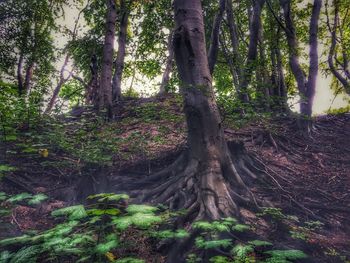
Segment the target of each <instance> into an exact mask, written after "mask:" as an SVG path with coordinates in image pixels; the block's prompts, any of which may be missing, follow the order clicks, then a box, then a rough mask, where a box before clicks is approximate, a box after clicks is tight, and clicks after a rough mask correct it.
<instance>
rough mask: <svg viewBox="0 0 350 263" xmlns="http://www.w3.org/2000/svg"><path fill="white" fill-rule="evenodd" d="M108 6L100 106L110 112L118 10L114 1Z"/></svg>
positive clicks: (107, 3)
mask: <svg viewBox="0 0 350 263" xmlns="http://www.w3.org/2000/svg"><path fill="white" fill-rule="evenodd" d="M106 5H107V15H106V31H105V40H104V46H103V57H102V69H101V79H100V87H99V88H100V90H99V102H98V104H99V105H98V106H99V109H103V108H104V109H108V110H110V109H111V107H112V71H113V69H112V68H113V51H114V38H115V24H116V18H117V10H116V3H115V1H114V0H106Z"/></svg>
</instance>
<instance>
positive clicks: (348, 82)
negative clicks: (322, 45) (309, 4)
mask: <svg viewBox="0 0 350 263" xmlns="http://www.w3.org/2000/svg"><path fill="white" fill-rule="evenodd" d="M333 6H334V20H333V27H332V26H331V25H330V21H329V20H330V19H329V14H328V1H327V2H326V10H327V24H328V29H329V31H330V33H331V46H330V49H329V53H328V60H327V61H328V66H329V69H330V70H331V72H332V74H333V75H334V77H336V78H337V79H338V81H339V82H340V83H341V84H342V85H343V87H344V90H345V92H346V93H347V94H348V95H350V77H349V76H348V74H346V69H347V68H348V64H349V62H348V59H347V56H344V55H343V60H344V63H343V65H342V69H343V74H342V72H341V71H339V70H338V69H337V68H336V66H335V65H334V58H335V56H336V52H335V51H336V47H337V38H338V36H337V29H338V27H339V23H338V21H339V6H338V0H334V1H333ZM344 73H345V74H344Z"/></svg>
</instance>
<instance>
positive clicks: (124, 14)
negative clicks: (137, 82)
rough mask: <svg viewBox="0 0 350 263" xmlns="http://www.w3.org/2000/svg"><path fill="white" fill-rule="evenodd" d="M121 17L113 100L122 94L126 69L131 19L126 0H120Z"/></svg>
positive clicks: (118, 98) (116, 99)
mask: <svg viewBox="0 0 350 263" xmlns="http://www.w3.org/2000/svg"><path fill="white" fill-rule="evenodd" d="M120 9H121V17H120V25H119V38H118V52H117V58H116V60H115V62H114V68H115V71H114V76H113V85H112V91H113V101H118V100H120V98H121V95H122V87H121V84H122V75H123V69H124V60H125V53H126V40H127V30H128V21H129V10H128V7H127V5H126V3H125V0H121V1H120Z"/></svg>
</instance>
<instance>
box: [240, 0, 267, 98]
mask: <svg viewBox="0 0 350 263" xmlns="http://www.w3.org/2000/svg"><path fill="white" fill-rule="evenodd" d="M264 3H265V0H254V1H253V13H252V18H251V23H250V26H249V46H248V54H247V62H246V65H245V68H244V71H243V75H242V81H241V88H240V89H241V90H242V92H243V93H247V88H248V85H249V83H250V82H251V78H252V75H253V71H254V69H255V68H256V58H257V55H258V42H259V29H260V28H261V27H262V25H261V12H262V7H263V6H264Z"/></svg>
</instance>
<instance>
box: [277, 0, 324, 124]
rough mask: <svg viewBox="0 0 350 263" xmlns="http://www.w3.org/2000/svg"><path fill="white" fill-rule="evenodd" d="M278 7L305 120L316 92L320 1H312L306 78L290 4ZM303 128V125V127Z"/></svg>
mask: <svg viewBox="0 0 350 263" xmlns="http://www.w3.org/2000/svg"><path fill="white" fill-rule="evenodd" d="M280 5H281V7H282V9H283V14H284V18H285V23H286V28H285V32H286V36H287V42H288V47H289V64H290V67H291V70H292V72H293V75H294V77H295V79H296V81H297V86H298V90H299V94H300V97H301V102H300V113H301V115H302V116H305V117H306V118H307V119H310V118H311V115H312V104H313V99H314V96H315V90H316V80H317V74H318V39H317V37H318V20H319V16H320V11H321V7H322V0H314V4H313V8H312V15H311V20H310V28H309V45H310V52H309V73H308V78H306V73H305V72H304V70H303V69H302V67H301V65H300V62H299V55H298V40H297V36H296V31H295V27H294V23H293V20H292V15H291V3H290V1H289V0H280ZM307 123H308V124H307V125H306V127H307V128H308V129H309V128H310V127H309V126H310V125H309V124H310V122H309V121H307ZM303 126H304V125H303Z"/></svg>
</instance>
